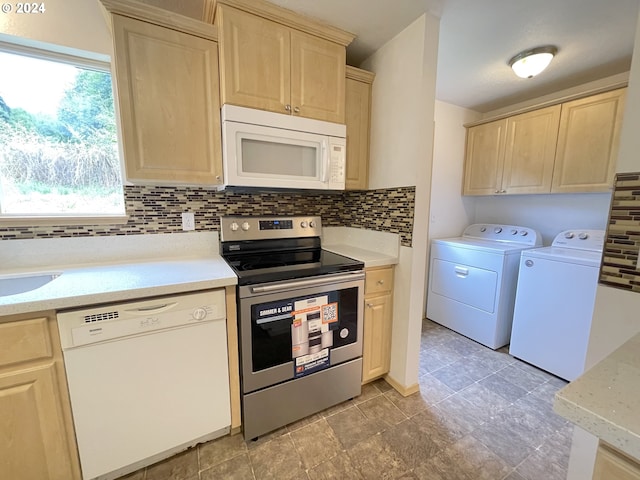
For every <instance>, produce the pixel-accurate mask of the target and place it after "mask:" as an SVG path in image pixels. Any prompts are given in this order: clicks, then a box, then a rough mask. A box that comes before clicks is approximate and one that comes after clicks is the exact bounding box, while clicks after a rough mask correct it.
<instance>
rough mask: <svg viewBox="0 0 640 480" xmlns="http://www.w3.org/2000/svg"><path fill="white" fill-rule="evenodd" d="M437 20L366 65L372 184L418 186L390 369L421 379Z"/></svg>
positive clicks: (401, 379)
mask: <svg viewBox="0 0 640 480" xmlns="http://www.w3.org/2000/svg"><path fill="white" fill-rule="evenodd" d="M438 34H439V20H438V19H436V18H435V17H433V16H431V15H429V14H425V15H423V16H422V17H420V18H419V19H417V20H416V21H415V22H414V23H412V24H411V25H409V26H408V27H407V28H406V29H405V30H404V31H403V32H401V33H400V34H399V35H397V36H396V37H395V38H393V39H392V40H391V41H389V42H388V43H387V44H385V45H384V46H383V47H382V48H380V49H379V50H378V51H377V52H376V53H374V54H373V55H372V56H371V57H370V58H369V59H367V60H366V61H365V62H364V63H363V64H362V65H361V66H362V68H365V69H367V70H371V71H373V72H375V73H376V79H375V81H374V83H373V92H372V96H373V100H372V112H371V113H372V119H371V155H370V165H369V188H371V189H379V188H389V187H398V186H412V185H415V186H416V201H415V216H414V227H413V237H412V247H411V248H409V247H401V251H400V263H399V264H398V265H397V266H396V272H395V275H396V276H395V282H394V300H393V332H392V347H391V371H390V373H389V376H390V377H391V378H392V380H393V381H395V382H396V383H397V384H399V385H400V386H402V387H403V388H405V389H411V388H415V387H417V382H418V364H419V355H420V332H421V328H422V318H423V311H424V304H425V291H426V266H427V245H428V238H427V237H428V226H429V224H428V214H429V200H430V195H429V192H430V184H431V162H432V152H433V118H434V102H435V72H436V65H437V49H438Z"/></svg>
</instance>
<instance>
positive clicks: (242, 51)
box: [215, 0, 353, 123]
mask: <svg viewBox="0 0 640 480" xmlns="http://www.w3.org/2000/svg"><path fill="white" fill-rule="evenodd" d="M216 5H217V6H216V9H215V23H216V25H217V27H218V31H219V34H220V36H219V41H220V84H221V85H220V86H221V89H220V91H221V98H222V103H223V104H226V103H229V104H233V105H240V106H244V107H251V108H258V109H261V110H268V111H271V112H276V113H284V114H292V115H300V116H302V117H307V118H315V119H318V120H325V121H329V122H336V123H344V121H345V61H346V45H348V44H349V43H350V42H351V40H352V39H353V36H352V35H350V34H345V32H341V31H338V30H337V29H333V27H328V26H325V25H323V24H316V23H314V22H312V21H308V20H304V19H303V18H300V17H299V16H296V15H295V14H293V12H290V11H289V10H285V9H281V8H279V7H276V6H273V5H271V4H269V3H267V2H261V1H256V0H254V1H252V2H246V1H242V0H225V1H224V2H217V4H216ZM292 23H293V24H294V27H299V28H294V27H292V26H291V24H292ZM307 30H310V31H307ZM310 32H311V33H310ZM327 32H329V35H328V36H329V37H330V38H331V39H327V38H325V35H324V34H325V33H327ZM336 32H337V33H336Z"/></svg>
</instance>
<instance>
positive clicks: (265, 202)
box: [0, 186, 415, 247]
mask: <svg viewBox="0 0 640 480" xmlns="http://www.w3.org/2000/svg"><path fill="white" fill-rule="evenodd" d="M125 202H126V206H127V214H128V215H129V220H128V222H127V223H126V224H121V225H97V226H94V225H70V226H59V227H6V228H0V239H2V240H9V239H30V238H51V237H73V236H93V235H139V234H158V233H175V232H181V231H182V217H181V213H182V212H186V211H188V212H194V214H195V221H196V229H197V230H220V221H219V217H220V216H222V215H320V216H321V217H322V223H323V225H325V226H332V227H341V226H347V227H355V228H367V229H370V230H378V231H384V232H391V233H397V234H399V235H400V237H401V243H402V245H403V246H406V247H410V246H411V233H412V231H413V213H414V205H415V187H398V188H390V189H382V190H367V191H348V192H337V193H324V192H320V193H319V192H305V193H299V192H287V191H282V192H257V191H244V192H243V191H228V190H227V191H223V192H217V191H212V190H208V189H204V188H195V187H194V188H187V187H149V186H126V187H125Z"/></svg>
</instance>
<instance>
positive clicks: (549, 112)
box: [463, 89, 626, 195]
mask: <svg viewBox="0 0 640 480" xmlns="http://www.w3.org/2000/svg"><path fill="white" fill-rule="evenodd" d="M625 91H626V89H619V90H614V91H611V92H606V93H602V94H598V95H593V96H590V97H585V98H581V99H578V100H574V101H570V102H566V103H563V104H558V105H552V106H550V107H545V108H541V109H537V110H532V111H529V112H526V113H521V114H518V115H514V116H511V117H507V118H502V119H499V120H495V121H492V122H488V123H483V124H479V125H474V126H471V127H469V128H468V129H467V146H466V156H465V169H464V183H463V195H496V194H528V193H562V192H598V191H606V190H609V189H610V188H611V185H612V182H613V174H614V171H615V161H616V157H617V150H618V141H619V137H620V126H621V123H622V110H623V106H624V95H625Z"/></svg>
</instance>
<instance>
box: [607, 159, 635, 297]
mask: <svg viewBox="0 0 640 480" xmlns="http://www.w3.org/2000/svg"><path fill="white" fill-rule="evenodd" d="M639 252H640V172H639V173H619V174H618V175H616V180H615V185H614V189H613V199H612V201H611V211H610V212H609V225H608V227H607V238H606V242H605V245H604V253H603V259H602V268H601V269H600V283H601V284H603V285H608V286H610V287H617V288H622V289H624V290H628V291H633V292H640V270H638V268H637V266H638V253H639Z"/></svg>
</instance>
